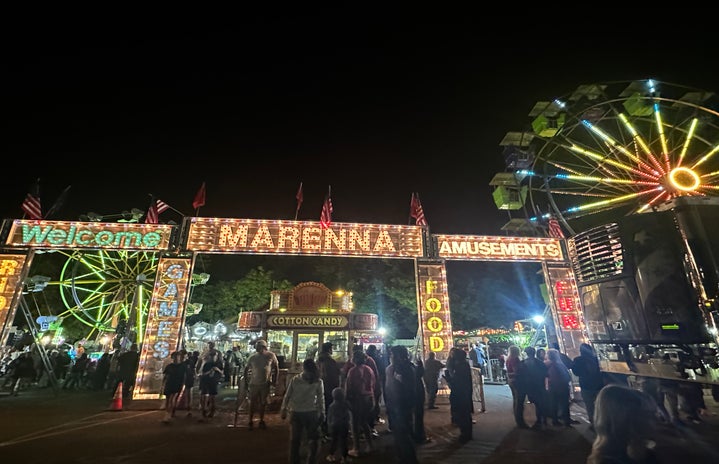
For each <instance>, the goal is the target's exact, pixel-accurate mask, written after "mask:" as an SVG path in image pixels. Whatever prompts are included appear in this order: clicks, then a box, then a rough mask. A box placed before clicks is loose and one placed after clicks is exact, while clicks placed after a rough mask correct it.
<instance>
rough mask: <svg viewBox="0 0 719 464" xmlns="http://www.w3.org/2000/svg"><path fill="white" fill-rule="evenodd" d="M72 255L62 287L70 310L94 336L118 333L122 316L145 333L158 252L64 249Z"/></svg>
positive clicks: (65, 313) (64, 314)
mask: <svg viewBox="0 0 719 464" xmlns="http://www.w3.org/2000/svg"><path fill="white" fill-rule="evenodd" d="M59 252H60V253H62V254H64V255H66V256H67V260H66V261H65V264H64V265H63V267H62V270H61V274H60V279H59V281H57V282H50V284H53V283H54V284H56V285H57V286H58V287H59V291H60V297H61V299H62V302H63V304H64V306H65V310H64V311H62V312H61V313H60V314H58V316H59V317H67V316H72V317H74V318H76V319H77V320H79V321H80V322H81V323H83V324H84V325H86V326H87V327H88V328H89V329H88V330H89V332H88V334H87V338H90V337H92V336H93V335H102V334H105V333H114V332H115V331H116V329H117V328H118V324H120V323H121V321H123V320H124V321H126V323H127V328H128V329H129V330H132V331H134V332H135V333H136V334H138V335H139V336H140V337H141V336H142V333H143V332H144V330H143V328H144V321H145V320H146V319H147V308H148V305H149V303H150V299H151V296H152V286H153V283H154V282H155V274H156V272H157V263H158V260H159V255H158V254H157V253H150V252H141V251H109V250H93V251H87V250H83V251H80V250H75V251H59Z"/></svg>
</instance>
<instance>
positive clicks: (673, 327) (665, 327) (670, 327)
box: [662, 324, 679, 330]
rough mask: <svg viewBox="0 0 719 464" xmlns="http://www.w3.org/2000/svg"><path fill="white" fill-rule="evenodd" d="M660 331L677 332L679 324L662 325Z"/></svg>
mask: <svg viewBox="0 0 719 464" xmlns="http://www.w3.org/2000/svg"><path fill="white" fill-rule="evenodd" d="M662 330H679V324H662Z"/></svg>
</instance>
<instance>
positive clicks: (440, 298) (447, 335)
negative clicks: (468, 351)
mask: <svg viewBox="0 0 719 464" xmlns="http://www.w3.org/2000/svg"><path fill="white" fill-rule="evenodd" d="M416 266H417V268H416V271H417V299H418V303H419V309H418V311H417V314H418V317H419V326H420V327H421V328H422V343H423V354H424V355H426V354H427V353H429V352H434V353H436V356H437V359H439V360H441V361H446V360H447V358H448V357H449V350H450V349H451V348H452V346H453V345H454V342H453V338H452V321H451V318H450V315H449V294H448V292H447V272H446V269H445V266H444V262H442V263H420V262H417V264H416Z"/></svg>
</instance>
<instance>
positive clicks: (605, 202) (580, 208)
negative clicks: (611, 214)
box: [567, 187, 660, 212]
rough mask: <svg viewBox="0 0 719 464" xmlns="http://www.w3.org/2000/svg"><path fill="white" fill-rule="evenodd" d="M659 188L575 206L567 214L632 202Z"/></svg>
mask: <svg viewBox="0 0 719 464" xmlns="http://www.w3.org/2000/svg"><path fill="white" fill-rule="evenodd" d="M659 188H660V187H657V188H653V189H649V190H642V191H641V192H635V193H630V194H628V195H622V196H620V197H615V198H611V199H609V200H602V201H597V202H595V203H588V204H586V205H580V206H575V207H572V208H569V209H568V210H567V212H577V211H587V210H590V209H594V208H599V207H601V206H606V205H611V204H614V203H621V202H623V201H626V200H631V199H632V198H636V197H639V196H642V195H646V194H647V193H650V192H654V191H656V190H658V189H659Z"/></svg>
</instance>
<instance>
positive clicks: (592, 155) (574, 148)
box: [565, 144, 658, 180]
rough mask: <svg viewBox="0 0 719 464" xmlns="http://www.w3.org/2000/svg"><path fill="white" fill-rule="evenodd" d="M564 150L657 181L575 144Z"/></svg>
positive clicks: (650, 176)
mask: <svg viewBox="0 0 719 464" xmlns="http://www.w3.org/2000/svg"><path fill="white" fill-rule="evenodd" d="M565 148H566V149H568V150H572V151H573V152H575V153H579V154H582V155H586V156H588V157H590V158H592V159H593V160H595V161H599V162H600V163H607V164H611V165H612V166H616V167H618V168H621V169H624V170H625V171H629V172H633V173H634V174H637V175H639V176H642V177H647V178H649V179H652V180H658V177H657V176H654V175H651V174H648V173H646V172H644V171H640V170H638V169H635V168H633V167H631V166H627V165H626V164H624V163H620V162H619V161H615V160H613V159H609V158H608V157H606V156H602V155H599V154H597V153H594V152H591V151H589V150H587V149H584V148H582V147H579V146H577V145H575V144H572V145H569V146H566V145H565Z"/></svg>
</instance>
